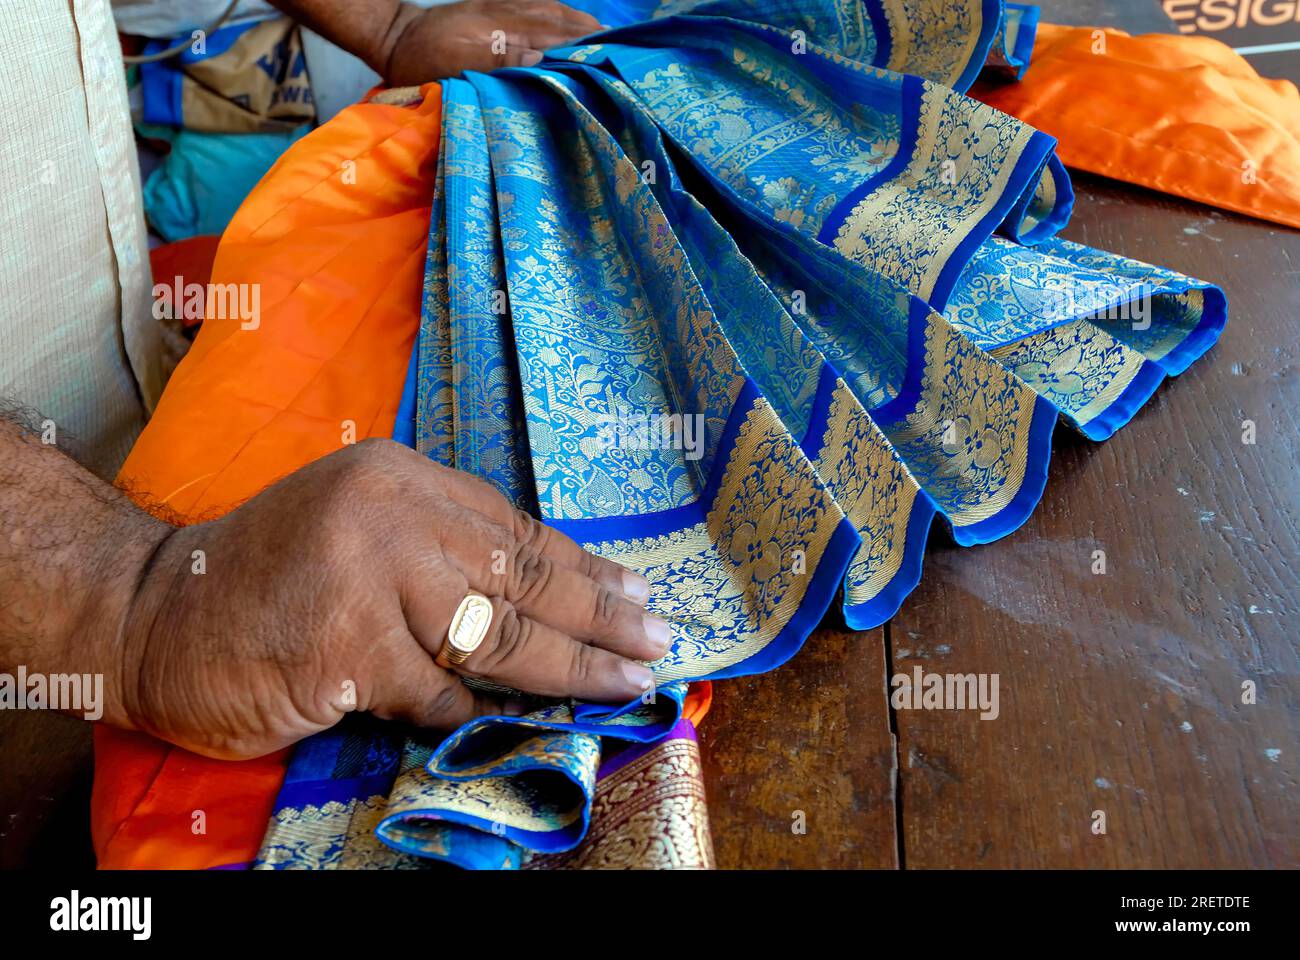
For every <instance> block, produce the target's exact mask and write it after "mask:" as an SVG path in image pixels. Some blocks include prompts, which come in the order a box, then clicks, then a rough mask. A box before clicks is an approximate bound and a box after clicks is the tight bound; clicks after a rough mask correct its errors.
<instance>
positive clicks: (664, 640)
mask: <svg viewBox="0 0 1300 960" xmlns="http://www.w3.org/2000/svg"><path fill="white" fill-rule="evenodd" d="M641 622H642V623H643V624H644V626H645V635H646V638H647V639H649V641H650V642H651V643H653V644H654V645H655V647H656V649H658V650H659V651H660V654H659V655H660V656H663V655H664V654H665V653H667V652H668V651H669V650H671V649H672V646H673V630H672V627H670V626H669V625H668V621H667V620H665V619H664V618H663V617H656V616H655V615H654V614H653V613H647V614H644V615H643V616H642V617H641Z"/></svg>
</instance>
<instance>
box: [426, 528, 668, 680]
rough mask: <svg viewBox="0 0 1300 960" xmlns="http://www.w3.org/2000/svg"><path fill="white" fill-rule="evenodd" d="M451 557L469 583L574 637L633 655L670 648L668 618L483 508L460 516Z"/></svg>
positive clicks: (448, 543) (449, 543)
mask: <svg viewBox="0 0 1300 960" xmlns="http://www.w3.org/2000/svg"><path fill="white" fill-rule="evenodd" d="M443 549H444V551H445V552H446V553H447V556H448V557H449V559H450V560H451V561H452V562H453V563H455V564H456V565H457V566H458V567H459V568H460V570H461V572H462V573H464V574H465V578H466V579H467V580H468V581H469V585H470V587H472V588H473V589H475V590H477V591H478V592H479V593H482V594H484V595H485V596H490V597H491V596H500V597H504V598H505V599H506V600H509V601H510V602H511V603H512V604H514V605H515V607H516V608H518V610H519V612H520V613H522V614H524V615H525V616H529V617H532V618H533V619H534V620H539V621H541V622H542V623H545V624H547V625H549V626H552V627H554V628H555V629H556V630H559V631H560V632H561V633H564V634H567V635H568V636H571V637H574V638H575V639H578V640H584V641H591V642H592V643H594V644H596V645H597V646H599V647H603V648H604V649H606V650H610V651H613V652H614V653H618V654H621V655H623V656H625V657H633V658H636V659H638V660H658V659H659V658H660V657H662V656H663V655H664V654H665V653H667V652H668V649H669V646H670V644H671V642H672V634H671V631H670V629H669V626H668V622H667V621H666V620H664V619H662V618H660V617H657V616H655V615H653V614H649V613H646V612H645V610H644V609H642V607H641V606H640V605H639V604H636V603H633V602H631V601H630V600H628V599H627V598H626V597H625V596H623V594H622V593H615V592H614V591H612V590H609V589H608V588H606V587H605V586H603V585H601V584H600V583H597V582H596V581H595V580H593V579H592V578H591V577H589V576H587V575H586V574H584V573H580V572H579V571H577V570H573V569H571V568H569V567H565V566H563V565H561V564H559V563H556V562H555V561H554V560H553V559H552V558H551V557H550V556H548V555H547V554H546V553H545V552H543V551H542V550H539V549H538V548H537V547H535V546H533V545H532V544H531V543H520V542H518V541H517V540H515V538H514V536H513V533H512V532H511V531H509V530H506V529H505V528H503V527H501V526H499V525H498V524H496V523H493V522H492V521H491V520H489V519H488V518H487V517H484V516H483V515H482V514H478V513H474V512H473V511H471V510H466V511H464V519H463V520H462V521H461V522H460V523H458V524H457V525H456V527H455V529H454V530H451V531H449V536H448V537H445V538H444V540H443Z"/></svg>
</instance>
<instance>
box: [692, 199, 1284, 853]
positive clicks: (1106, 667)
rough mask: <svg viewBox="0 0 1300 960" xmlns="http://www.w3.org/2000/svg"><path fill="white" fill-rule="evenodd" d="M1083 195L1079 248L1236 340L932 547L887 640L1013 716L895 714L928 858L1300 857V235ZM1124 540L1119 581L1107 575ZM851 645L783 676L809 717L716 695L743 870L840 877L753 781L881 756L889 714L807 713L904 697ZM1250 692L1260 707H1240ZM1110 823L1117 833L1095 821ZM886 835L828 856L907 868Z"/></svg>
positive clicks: (722, 811) (902, 781) (784, 698)
mask: <svg viewBox="0 0 1300 960" xmlns="http://www.w3.org/2000/svg"><path fill="white" fill-rule="evenodd" d="M1075 182H1076V188H1077V189H1078V192H1079V202H1078V206H1077V209H1076V213H1075V218H1074V221H1073V223H1072V224H1071V226H1070V227H1069V229H1068V230H1067V231H1066V235H1067V236H1069V237H1070V238H1072V239H1075V240H1079V241H1081V242H1085V243H1089V244H1091V245H1093V246H1098V247H1102V248H1104V249H1108V250H1114V251H1117V252H1120V253H1124V254H1128V255H1130V256H1134V257H1137V258H1139V259H1143V260H1147V261H1150V262H1153V263H1160V264H1166V265H1169V266H1172V267H1175V268H1177V269H1179V270H1182V271H1184V272H1186V273H1190V274H1192V275H1194V276H1200V277H1204V278H1206V279H1209V280H1213V281H1215V282H1217V283H1219V284H1221V285H1222V286H1223V287H1224V288H1225V289H1226V290H1227V292H1228V296H1229V301H1230V320H1229V325H1228V328H1227V331H1226V333H1225V334H1224V337H1223V339H1222V340H1221V342H1220V343H1219V344H1218V345H1217V346H1216V347H1215V348H1214V349H1213V350H1212V351H1211V353H1210V354H1209V355H1207V356H1206V357H1205V358H1204V359H1202V360H1201V361H1200V362H1199V363H1197V364H1196V365H1195V366H1193V367H1192V369H1191V370H1190V371H1188V372H1187V373H1186V374H1184V375H1183V376H1181V377H1179V378H1177V379H1176V380H1173V381H1170V382H1168V383H1166V384H1165V385H1164V386H1163V387H1162V388H1161V389H1160V391H1159V392H1158V393H1157V395H1156V396H1155V397H1154V398H1153V399H1152V401H1151V402H1150V403H1149V404H1148V406H1147V407H1146V408H1144V409H1143V410H1142V411H1141V412H1140V413H1139V414H1138V416H1137V417H1136V418H1135V419H1134V421H1133V422H1132V423H1130V424H1129V425H1128V426H1126V427H1125V428H1124V429H1123V430H1121V431H1120V433H1119V434H1117V435H1116V436H1115V437H1113V438H1112V439H1111V440H1109V441H1107V442H1105V443H1103V444H1094V443H1091V442H1089V441H1086V440H1083V439H1082V438H1080V437H1078V436H1077V435H1075V434H1073V433H1071V432H1069V431H1068V430H1066V429H1064V428H1062V429H1060V430H1058V432H1057V437H1056V445H1055V455H1054V460H1053V464H1052V468H1051V474H1050V479H1049V483H1048V488H1047V492H1046V495H1045V497H1044V500H1043V503H1042V504H1041V505H1040V507H1039V509H1038V511H1037V512H1036V513H1035V514H1034V516H1033V517H1032V518H1031V520H1030V521H1029V523H1028V524H1026V525H1025V526H1024V527H1023V528H1022V529H1021V530H1019V531H1017V532H1016V533H1014V534H1012V535H1011V536H1010V537H1007V538H1006V539H1004V540H1001V541H999V542H997V543H994V544H990V545H987V546H983V547H977V548H971V549H963V548H958V547H955V546H952V545H951V543H950V542H949V541H947V540H946V538H945V537H942V536H936V537H933V538H932V542H931V545H930V550H929V553H928V555H927V557H926V561H925V572H924V579H923V581H922V584H921V586H920V587H919V588H918V589H917V590H916V592H915V593H914V594H913V595H912V596H911V597H910V598H909V599H908V600H907V602H906V603H905V605H904V606H903V608H902V610H901V611H900V612H899V614H898V615H897V616H896V617H895V618H894V620H893V621H892V622H891V623H890V624H888V625H887V627H886V633H887V638H888V643H889V648H890V656H891V659H892V661H893V669H894V670H895V671H902V672H910V671H911V670H912V669H913V668H914V667H915V666H917V665H920V666H921V667H922V668H923V669H924V670H926V671H927V672H930V671H932V672H937V673H977V674H978V673H987V674H993V673H996V674H998V675H999V694H1000V698H999V699H1000V707H1001V714H1000V716H999V717H998V718H997V719H996V720H988V721H982V720H979V719H977V718H976V716H975V715H974V714H973V713H968V712H956V711H908V710H899V711H890V712H891V713H892V722H893V724H894V726H895V728H896V729H897V732H898V757H899V777H898V784H897V790H896V795H895V804H896V807H897V814H898V818H899V822H900V823H901V824H902V829H901V836H900V837H899V838H898V842H899V846H900V848H901V851H902V857H903V863H904V865H905V866H907V867H976V866H987V867H1083V866H1088V867H1197V866H1205V867H1246V866H1259V867H1269V866H1292V867H1294V866H1297V865H1300V832H1298V827H1297V824H1298V822H1300V817H1297V804H1296V800H1295V790H1296V771H1297V766H1296V757H1297V752H1298V750H1300V744H1298V743H1297V736H1296V731H1297V728H1298V727H1300V722H1298V721H1300V715H1298V709H1297V708H1298V705H1300V696H1298V693H1300V690H1298V689H1297V676H1298V675H1300V670H1298V666H1300V664H1298V663H1297V649H1296V637H1297V634H1298V633H1300V630H1298V629H1297V613H1298V612H1300V611H1297V599H1298V598H1300V571H1298V570H1297V561H1300V524H1298V522H1297V510H1298V509H1300V477H1298V475H1297V464H1300V431H1297V427H1296V421H1295V416H1296V411H1297V409H1300V388H1298V387H1297V380H1296V360H1297V357H1296V354H1297V349H1298V347H1297V342H1298V341H1300V234H1297V233H1296V232H1294V231H1290V230H1287V229H1285V228H1282V227H1272V226H1270V225H1269V224H1265V223H1261V222H1258V221H1252V220H1247V219H1245V218H1241V217H1237V216H1234V215H1232V214H1225V213H1219V212H1217V211H1212V210H1210V209H1208V208H1206V207H1202V206H1198V205H1195V204H1191V203H1184V202H1182V201H1179V200H1176V199H1172V198H1168V197H1164V196H1161V195H1158V194H1154V193H1150V192H1147V191H1143V190H1140V189H1137V188H1133V187H1130V186H1126V185H1123V184H1116V183H1111V182H1108V181H1104V180H1101V179H1099V178H1095V177H1089V176H1079V177H1077V178H1076V181H1075ZM1246 419H1250V420H1254V421H1255V423H1256V426H1257V431H1258V442H1257V443H1256V444H1255V445H1253V446H1250V445H1246V444H1243V443H1242V421H1243V420H1246ZM1097 549H1101V550H1104V551H1105V553H1106V561H1107V572H1106V573H1105V574H1104V575H1095V574H1093V572H1092V563H1093V551H1094V550H1097ZM837 638H838V635H837V634H834V633H830V632H827V631H823V632H821V633H818V634H816V635H814V637H813V638H812V639H811V640H810V644H809V646H810V648H811V650H810V652H808V653H801V654H800V655H799V656H798V657H796V658H795V659H794V660H793V661H792V662H791V663H790V664H789V665H787V666H786V667H785V668H783V669H782V670H780V671H778V672H777V673H775V674H773V675H771V676H769V677H765V678H763V679H762V681H760V682H759V683H761V688H760V689H761V690H762V695H763V700H764V701H765V702H767V703H777V704H781V705H782V706H781V708H780V709H779V710H775V711H772V710H765V711H764V712H765V713H767V714H768V716H767V717H766V718H764V719H762V720H759V719H755V718H754V717H753V716H751V714H752V713H753V712H755V711H757V710H762V709H763V707H762V706H761V704H756V703H755V702H754V698H753V696H752V694H753V691H754V690H755V689H756V688H755V687H754V686H752V685H751V686H741V685H739V684H735V683H720V684H718V685H717V694H716V701H717V707H716V708H715V713H714V715H712V716H710V717H709V718H708V720H707V721H706V724H707V730H708V739H707V743H708V753H707V756H708V758H709V759H708V772H709V784H708V785H709V788H710V789H711V791H712V794H711V797H710V799H711V804H710V809H711V811H712V812H713V817H714V836H715V840H716V842H717V845H718V848H719V851H720V853H721V857H720V859H721V860H722V861H723V862H724V863H727V864H728V865H736V866H748V867H769V866H781V865H786V864H792V863H798V864H799V865H808V864H812V863H815V862H817V858H816V857H806V858H793V857H792V856H791V854H790V852H789V851H790V849H791V843H790V841H789V840H788V839H787V838H785V837H783V836H779V835H777V833H776V832H774V831H773V829H772V827H771V823H770V821H771V819H772V818H773V817H774V816H775V812H776V808H777V807H778V806H779V804H778V803H777V801H776V800H775V799H771V800H767V799H765V800H764V801H763V803H762V804H761V805H760V806H759V808H758V809H755V808H754V807H753V806H752V805H751V804H750V803H747V802H746V801H745V800H744V790H743V784H744V782H745V776H744V773H745V772H753V773H756V774H759V775H761V776H762V777H763V778H764V782H763V783H762V785H761V787H759V788H757V789H758V791H759V793H760V795H761V796H762V797H763V798H779V797H785V796H789V795H791V794H794V793H797V792H799V791H805V792H806V791H808V790H809V789H810V788H809V786H808V785H809V784H813V783H817V782H819V781H829V782H832V783H838V782H841V781H842V778H843V777H844V776H846V775H851V774H850V773H849V771H855V770H860V769H861V768H860V758H861V756H862V755H864V754H865V755H872V754H873V753H874V752H875V751H876V750H878V748H879V739H878V735H877V734H876V733H875V732H874V731H876V730H878V729H880V728H881V727H882V726H883V725H884V724H885V720H884V719H883V718H874V719H873V718H868V717H863V718H862V719H861V720H860V721H859V725H860V727H861V729H862V730H863V731H864V733H863V736H864V738H865V741H864V742H863V743H862V744H858V743H854V742H845V741H844V739H843V738H842V737H837V736H834V735H832V736H831V737H830V738H829V740H828V741H817V740H816V739H815V738H814V734H813V730H814V729H815V725H813V724H811V723H810V721H809V719H808V717H807V716H806V715H805V711H806V710H808V709H811V710H813V711H815V713H816V714H817V715H819V716H835V715H837V714H838V713H840V712H842V711H847V710H850V709H852V710H858V711H862V710H864V709H866V708H867V707H868V706H870V705H874V707H875V708H876V709H881V710H882V711H883V710H884V709H885V708H883V707H880V698H879V697H878V696H876V697H872V696H870V687H869V684H870V682H871V680H873V679H874V678H875V677H878V676H879V668H878V667H877V666H875V665H874V664H872V665H867V664H865V663H864V662H863V661H862V659H861V658H857V657H852V656H850V657H845V658H844V659H843V661H842V662H841V663H840V665H839V666H838V668H836V666H835V665H834V664H826V663H825V662H824V659H823V658H824V656H825V655H826V651H827V650H831V649H833V646H828V645H827V640H828V639H831V640H832V641H833V642H835V643H842V642H843V641H841V640H838V639H837ZM868 639H870V638H863V640H864V641H865V640H868ZM861 642H862V641H859V643H861ZM828 675H830V676H836V675H838V677H839V680H838V684H837V683H835V682H832V683H829V684H828V683H826V682H825V681H824V680H823V679H822V678H824V677H826V676H828ZM809 676H814V677H816V678H817V679H816V680H815V681H813V683H812V688H813V689H812V690H811V691H810V690H809V689H808V686H809V680H808V677H809ZM1247 680H1249V681H1253V682H1254V683H1255V684H1256V685H1257V688H1258V702H1257V703H1256V704H1254V705H1245V704H1243V703H1242V702H1241V699H1242V698H1241V695H1242V683H1243V682H1244V681H1247ZM810 694H811V696H810ZM805 704H811V706H810V707H809V706H805ZM756 742H757V743H759V744H761V755H762V756H763V757H771V756H772V755H774V754H775V753H776V752H777V751H778V749H779V746H778V745H780V744H783V743H784V744H787V745H788V757H787V759H786V760H785V762H784V763H783V764H776V763H772V762H770V761H767V760H758V761H756V760H754V759H753V756H752V755H753V752H754V751H755V744H756ZM828 745H829V746H831V747H832V748H833V750H831V751H828V750H827V749H826V747H827V746H828ZM882 766H883V765H882ZM876 776H877V782H876V783H875V785H874V786H873V787H868V788H864V793H867V794H870V795H872V796H878V795H879V792H880V789H881V787H880V784H881V783H883V781H884V779H885V776H886V772H885V770H884V769H880V770H878V771H876ZM737 795H739V796H740V800H739V801H738V800H737V799H735V798H736V797H737ZM1097 810H1101V811H1104V812H1105V815H1106V833H1105V835H1096V834H1094V833H1093V832H1092V825H1093V822H1094V821H1093V813H1094V811H1097ZM837 822H838V823H839V824H841V825H842V828H843V829H852V826H851V823H852V821H851V820H849V819H847V818H844V819H841V820H839V821H837ZM864 827H865V829H868V830H871V831H872V832H871V833H863V834H862V836H861V837H860V838H858V842H856V843H855V842H852V841H847V842H846V841H843V840H841V841H840V846H839V847H838V850H839V851H840V852H841V855H840V856H828V857H826V858H825V860H824V861H823V862H825V863H827V864H830V863H836V864H840V863H845V862H852V861H853V858H854V857H856V858H857V860H856V862H857V863H858V864H859V865H861V866H880V865H887V864H888V863H889V861H890V859H891V857H890V855H889V854H891V853H892V844H893V843H894V840H893V838H887V837H886V838H881V837H880V836H879V834H880V833H881V832H882V831H880V830H879V827H878V825H877V823H876V821H875V820H872V821H870V822H869V823H867V824H865V825H864ZM873 838H874V839H873ZM873 843H875V844H878V845H879V848H878V849H877V850H875V851H872V850H871V849H870V847H871V845H872V844H873Z"/></svg>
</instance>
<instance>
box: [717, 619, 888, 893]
mask: <svg viewBox="0 0 1300 960" xmlns="http://www.w3.org/2000/svg"><path fill="white" fill-rule="evenodd" d="M885 677H886V668H885V639H884V631H883V630H873V631H868V632H863V633H856V634H855V633H842V632H836V631H832V630H821V631H818V632H817V633H816V634H815V635H814V636H813V637H812V638H811V639H810V640H809V642H808V643H807V644H806V645H805V647H804V649H803V650H802V651H800V653H799V655H798V657H797V659H796V660H795V661H794V662H792V663H789V664H787V665H786V666H785V667H782V668H780V669H778V670H776V671H773V672H771V673H766V674H762V675H760V676H756V677H744V678H740V679H737V680H724V681H719V682H718V683H717V684H715V685H714V689H715V691H717V694H716V695H715V700H714V706H713V709H712V711H711V712H710V714H709V716H708V717H707V718H706V719H705V720H704V722H703V723H702V724H701V731H700V741H701V752H702V754H703V757H704V766H705V781H706V788H707V793H708V801H709V816H710V820H711V825H712V830H713V843H714V850H715V852H716V854H717V861H718V866H720V867H723V868H737V867H749V866H765V867H859V866H869V867H895V866H897V865H898V857H897V831H896V816H897V814H896V810H895V805H894V794H895V787H894V779H895V756H896V752H895V747H894V741H893V735H892V734H891V732H890V729H889V722H890V718H889V711H888V709H887V698H886V696H885V690H886V686H885ZM799 814H802V818H801V822H802V824H803V825H804V827H805V831H806V832H804V833H796V832H795V829H794V828H795V825H796V818H797V817H798V816H799Z"/></svg>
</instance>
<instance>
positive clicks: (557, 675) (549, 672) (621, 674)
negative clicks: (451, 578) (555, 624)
mask: <svg viewBox="0 0 1300 960" xmlns="http://www.w3.org/2000/svg"><path fill="white" fill-rule="evenodd" d="M491 599H492V623H491V625H490V626H489V628H488V634H487V637H486V638H484V640H483V642H482V643H481V644H480V645H479V647H478V649H476V650H475V651H474V652H473V653H472V654H470V655H469V658H468V659H467V660H466V661H465V662H464V663H463V664H459V665H453V664H451V663H450V662H449V661H448V660H447V659H446V657H445V655H444V653H443V651H442V650H439V653H438V657H437V661H438V665H439V666H441V667H445V668H447V669H451V670H455V671H456V672H457V673H460V674H461V675H463V676H469V677H484V678H486V679H488V680H493V681H495V682H497V683H500V684H503V685H505V686H507V687H514V688H515V689H518V690H523V691H526V692H528V693H537V694H541V695H543V696H549V697H577V698H580V699H584V700H597V701H603V702H614V703H617V702H620V701H626V700H630V699H633V698H635V697H639V696H641V695H643V694H644V693H646V692H647V691H649V690H651V689H653V688H654V675H653V674H652V673H651V672H650V669H649V667H646V666H645V665H644V664H641V663H637V662H635V661H633V660H626V659H624V658H623V657H620V656H618V655H617V654H613V653H610V652H609V651H608V650H602V649H600V648H599V647H594V646H588V645H587V644H585V643H579V642H578V641H577V640H574V639H573V638H572V637H570V636H566V635H565V634H563V633H560V632H559V631H558V630H555V629H553V628H552V627H548V626H547V625H546V624H544V623H541V622H539V621H537V620H534V619H532V618H531V617H527V616H524V615H523V614H521V613H520V612H519V611H518V610H517V609H515V606H514V604H512V603H510V601H508V600H505V599H502V598H501V597H493V598H491Z"/></svg>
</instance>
